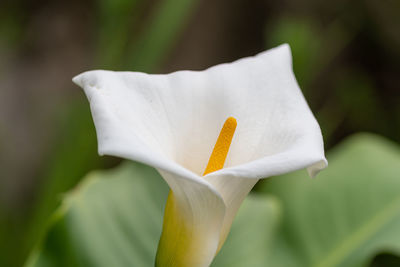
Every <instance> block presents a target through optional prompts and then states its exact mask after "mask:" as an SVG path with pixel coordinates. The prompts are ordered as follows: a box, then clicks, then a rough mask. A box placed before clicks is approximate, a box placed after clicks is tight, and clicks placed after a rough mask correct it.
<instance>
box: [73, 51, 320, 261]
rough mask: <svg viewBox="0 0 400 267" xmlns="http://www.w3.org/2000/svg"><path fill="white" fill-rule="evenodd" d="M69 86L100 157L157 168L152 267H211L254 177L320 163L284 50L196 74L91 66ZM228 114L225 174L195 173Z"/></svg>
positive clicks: (312, 124) (312, 170) (315, 130)
mask: <svg viewBox="0 0 400 267" xmlns="http://www.w3.org/2000/svg"><path fill="white" fill-rule="evenodd" d="M73 81H74V82H75V83H76V84H78V85H79V86H81V87H82V88H83V89H84V91H85V93H86V95H87V97H88V99H89V102H90V106H91V110H92V114H93V118H94V122H95V126H96V130H97V137H98V145H99V153H100V154H107V155H114V156H118V157H122V158H126V159H130V160H134V161H138V162H142V163H145V164H147V165H150V166H152V167H154V168H156V169H157V170H158V171H159V172H160V174H161V175H162V177H163V178H164V179H165V181H166V182H167V183H168V185H169V186H170V188H171V190H172V192H173V194H170V197H169V200H168V204H167V208H166V213H165V218H164V228H163V234H162V238H161V240H160V244H159V249H158V255H157V265H158V266H190V267H196V266H209V265H210V263H211V261H212V259H213V258H214V256H215V255H216V253H217V251H218V250H219V248H220V247H221V246H222V244H223V242H224V241H225V238H226V236H227V234H228V232H229V229H230V226H231V223H232V221H233V218H234V216H235V214H236V212H237V210H238V208H239V206H240V204H241V203H242V201H243V199H244V198H245V196H246V195H247V194H248V193H249V192H250V190H251V189H252V187H253V186H254V185H255V183H256V182H257V181H258V180H259V179H260V178H266V177H270V176H272V175H278V174H283V173H287V172H290V171H294V170H297V169H302V168H307V169H308V172H309V174H310V175H311V176H315V175H316V174H317V173H318V172H319V171H320V170H321V169H323V168H325V167H326V166H327V161H326V159H325V157H324V149H323V140H322V135H321V131H320V128H319V126H318V123H317V122H316V120H315V118H314V116H313V114H312V113H311V111H310V109H309V107H308V105H307V103H306V101H305V99H304V97H303V95H302V93H301V91H300V88H299V86H298V84H297V82H296V79H295V76H294V74H293V71H292V61H291V53H290V48H289V46H288V45H281V46H279V47H277V48H274V49H271V50H268V51H265V52H263V53H260V54H258V55H256V56H254V57H248V58H243V59H240V60H237V61H235V62H233V63H229V64H221V65H217V66H214V67H211V68H209V69H207V70H204V71H178V72H174V73H170V74H165V75H149V74H145V73H140V72H112V71H103V70H95V71H88V72H85V73H83V74H80V75H78V76H77V77H75V78H74V79H73ZM228 117H234V118H235V119H236V121H237V127H236V131H235V133H234V137H233V140H232V143H231V145H230V148H229V153H228V155H227V158H226V161H225V165H224V168H223V169H221V170H218V171H215V172H212V173H209V174H207V175H205V176H203V173H204V171H205V168H206V166H207V162H208V160H209V157H210V154H211V152H212V150H213V147H214V145H215V143H216V140H217V138H218V135H219V133H220V130H221V127H222V125H223V124H224V122H225V120H226V119H227V118H228ZM228 147H229V145H228Z"/></svg>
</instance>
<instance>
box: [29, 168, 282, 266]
mask: <svg viewBox="0 0 400 267" xmlns="http://www.w3.org/2000/svg"><path fill="white" fill-rule="evenodd" d="M168 190H169V189H168V186H167V185H166V184H165V183H164V182H163V180H162V178H161V177H160V176H159V175H158V173H157V172H156V171H155V170H154V169H152V168H150V167H147V166H143V165H139V164H136V163H132V162H126V163H124V164H122V165H121V166H120V167H118V168H116V169H114V170H111V171H102V172H93V173H91V174H89V175H88V176H87V177H86V178H85V179H84V180H83V182H82V183H81V184H80V185H79V186H78V187H77V188H76V189H75V190H74V191H72V192H70V193H69V194H67V195H66V197H65V198H64V201H63V203H62V205H61V207H60V208H59V209H58V210H57V211H56V213H55V214H54V216H53V218H52V220H51V222H50V225H49V230H48V233H47V234H46V237H45V238H44V239H43V241H42V243H41V244H40V246H39V247H38V248H37V249H36V250H35V251H34V253H33V254H32V255H31V257H30V260H29V262H28V264H27V266H30V267H33V266H35V267H43V266H60V267H63V266H65V267H67V266H77V267H79V266H85V267H87V266H96V267H101V266H107V267H108V266H113V267H118V266H153V265H154V258H155V255H156V250H157V244H158V240H159V237H160V234H161V227H162V219H163V208H164V205H165V201H166V198H167V194H168ZM278 215H279V206H278V204H277V201H276V200H275V199H272V198H270V197H266V196H263V195H258V196H250V197H249V199H247V200H246V201H245V202H244V205H243V206H242V207H241V209H240V211H239V213H238V216H237V219H236V220H235V222H234V224H233V226H232V231H231V234H230V236H229V238H228V240H227V242H226V245H225V247H223V249H222V250H221V252H220V255H219V256H218V257H217V259H216V262H215V264H213V266H221V267H222V266H243V264H245V262H248V259H251V260H252V262H253V263H254V264H255V265H252V266H263V265H262V263H263V262H264V259H265V256H266V255H267V254H266V253H265V252H266V250H267V248H268V247H269V245H270V243H271V238H270V237H271V232H272V231H273V229H275V227H276V223H277V221H278V220H277V217H278ZM246 243H248V244H251V246H249V245H248V244H246ZM253 246H257V248H254V247H253Z"/></svg>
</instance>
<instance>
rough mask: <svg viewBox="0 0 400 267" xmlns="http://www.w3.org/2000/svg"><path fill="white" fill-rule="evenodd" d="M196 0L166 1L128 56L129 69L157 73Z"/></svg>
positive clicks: (157, 8)
mask: <svg viewBox="0 0 400 267" xmlns="http://www.w3.org/2000/svg"><path fill="white" fill-rule="evenodd" d="M196 2H197V0H163V1H161V2H160V3H159V5H158V6H156V8H155V10H154V11H153V12H154V13H153V14H152V16H151V18H150V20H149V22H148V24H147V26H146V27H145V28H144V29H143V30H142V33H141V35H140V37H139V38H138V40H137V41H136V42H135V44H134V45H133V47H132V49H131V50H130V53H128V56H127V58H128V62H127V67H128V69H132V70H137V71H144V72H149V71H154V69H155V68H156V67H158V66H159V65H160V64H161V63H162V61H163V60H164V59H165V58H166V56H167V54H168V52H169V50H170V49H171V48H172V45H173V44H174V43H175V41H177V38H178V34H179V33H180V32H181V30H183V28H184V26H185V25H186V22H187V20H188V18H189V16H190V14H191V13H192V11H193V10H194V7H195V6H196V5H195V4H196Z"/></svg>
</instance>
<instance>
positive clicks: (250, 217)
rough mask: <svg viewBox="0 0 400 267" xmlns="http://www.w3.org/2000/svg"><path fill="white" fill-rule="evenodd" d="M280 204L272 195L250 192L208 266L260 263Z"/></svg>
mask: <svg viewBox="0 0 400 267" xmlns="http://www.w3.org/2000/svg"><path fill="white" fill-rule="evenodd" d="M279 217H280V205H279V202H278V200H277V199H276V198H274V197H270V196H264V195H261V194H250V196H248V197H247V198H246V199H245V201H244V202H243V204H242V206H241V207H240V209H239V212H238V214H237V216H236V218H235V221H234V223H233V225H232V229H231V232H230V234H229V236H228V238H227V240H226V242H225V244H224V246H223V247H222V249H221V251H220V253H219V254H218V255H217V257H216V258H215V259H214V261H213V263H212V264H211V266H212V267H244V266H251V267H264V266H265V263H266V262H267V259H268V257H269V253H268V252H269V250H270V246H271V244H272V237H273V236H274V234H273V233H274V232H275V230H276V229H277V227H278V223H279Z"/></svg>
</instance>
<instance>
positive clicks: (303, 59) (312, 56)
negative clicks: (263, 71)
mask: <svg viewBox="0 0 400 267" xmlns="http://www.w3.org/2000/svg"><path fill="white" fill-rule="evenodd" d="M267 40H268V41H267V42H268V46H269V47H274V46H277V45H279V44H282V43H288V44H289V45H290V48H291V50H292V55H293V68H294V72H295V74H296V77H297V80H298V81H299V83H300V84H301V85H306V84H308V83H309V82H310V79H311V78H313V77H312V74H313V71H314V68H315V64H316V61H317V57H318V56H319V55H320V54H321V48H322V47H321V43H322V40H321V35H320V34H319V29H318V28H317V26H316V25H315V23H314V22H313V21H312V20H306V19H301V18H289V17H282V18H281V19H279V20H277V21H276V22H275V24H274V25H273V27H272V28H271V29H269V30H268V35H267ZM304 89H307V87H306V88H304Z"/></svg>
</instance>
